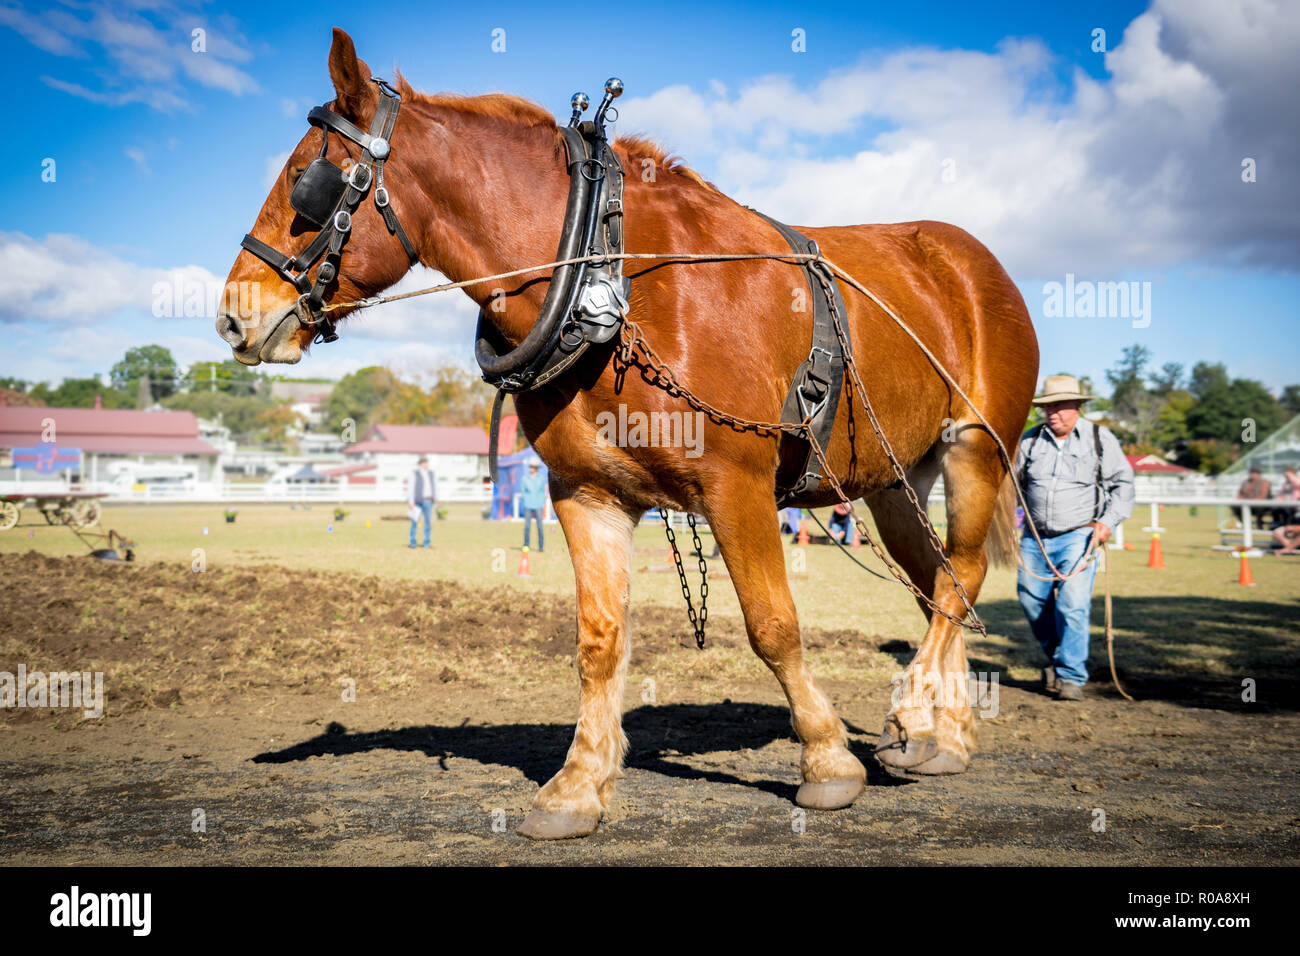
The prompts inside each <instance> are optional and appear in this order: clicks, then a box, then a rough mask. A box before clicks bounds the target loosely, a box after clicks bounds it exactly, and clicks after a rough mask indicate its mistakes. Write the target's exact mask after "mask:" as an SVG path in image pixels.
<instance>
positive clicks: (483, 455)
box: [331, 422, 515, 501]
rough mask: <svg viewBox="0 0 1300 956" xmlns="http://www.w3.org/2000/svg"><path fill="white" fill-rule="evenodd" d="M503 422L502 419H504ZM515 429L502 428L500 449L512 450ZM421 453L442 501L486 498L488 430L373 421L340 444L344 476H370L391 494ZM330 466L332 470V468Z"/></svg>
mask: <svg viewBox="0 0 1300 956" xmlns="http://www.w3.org/2000/svg"><path fill="white" fill-rule="evenodd" d="M503 425H504V422H503ZM514 444H515V430H514V428H509V429H507V428H505V427H503V428H502V429H501V440H500V444H499V448H500V450H501V453H502V454H509V453H510V452H512V451H514ZM421 455H427V456H428V458H429V468H430V470H432V471H433V473H434V475H435V476H436V477H437V479H438V497H439V499H440V500H443V501H488V500H490V499H491V497H492V487H491V483H490V481H489V479H488V435H487V432H486V431H484V430H483V429H482V428H475V427H473V426H457V425H376V426H374V427H373V428H371V429H370V432H369V433H368V434H367V435H366V437H365V438H364V439H362V440H361V441H359V442H357V443H356V444H353V445H349V446H348V447H347V448H345V449H343V456H344V458H345V459H346V460H347V463H348V465H349V466H358V465H360V466H362V467H360V468H357V467H349V468H347V470H346V471H347V477H348V480H349V481H356V482H363V481H368V480H373V481H374V483H375V484H376V485H378V486H379V488H380V489H383V490H384V491H388V492H391V493H392V495H393V497H394V498H398V497H405V495H406V491H407V483H408V481H409V480H410V477H411V472H413V471H414V470H415V464H416V462H417V461H418V460H419V458H420V456H421ZM331 471H334V469H331Z"/></svg>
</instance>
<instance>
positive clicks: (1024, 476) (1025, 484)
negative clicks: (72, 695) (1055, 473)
mask: <svg viewBox="0 0 1300 956" xmlns="http://www.w3.org/2000/svg"><path fill="white" fill-rule="evenodd" d="M1046 427H1047V425H1046V423H1044V424H1042V425H1039V426H1038V427H1037V428H1035V429H1034V437H1033V438H1031V439H1029V446H1028V447H1027V448H1026V449H1025V461H1024V463H1023V464H1022V465H1021V466H1020V489H1021V490H1022V491H1028V489H1029V459H1030V456H1032V455H1033V453H1034V446H1035V445H1037V444H1038V439H1040V438H1042V437H1043V429H1044V428H1046Z"/></svg>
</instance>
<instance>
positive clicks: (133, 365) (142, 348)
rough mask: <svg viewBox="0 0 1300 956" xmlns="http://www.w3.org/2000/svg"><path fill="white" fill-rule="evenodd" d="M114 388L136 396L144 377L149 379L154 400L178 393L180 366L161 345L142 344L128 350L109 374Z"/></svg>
mask: <svg viewBox="0 0 1300 956" xmlns="http://www.w3.org/2000/svg"><path fill="white" fill-rule="evenodd" d="M108 374H109V378H110V379H111V380H112V382H113V387H114V388H116V389H118V390H119V391H121V392H125V393H126V394H129V395H134V394H135V393H136V390H137V388H138V387H139V381H140V379H141V378H142V377H143V376H146V375H147V376H149V391H150V395H151V397H152V398H153V400H154V401H160V400H161V399H164V398H166V397H167V396H168V395H172V394H175V392H176V390H177V382H178V380H179V379H180V367H179V366H177V364H176V360H175V359H174V358H172V353H171V351H170V350H169V349H167V348H165V347H164V346H161V345H139V346H136V347H135V348H133V349H127V350H126V354H125V355H123V356H122V361H120V362H118V363H117V364H116V365H114V366H113V368H112V369H111V370H110V371H109V373H108Z"/></svg>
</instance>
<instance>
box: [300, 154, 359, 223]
mask: <svg viewBox="0 0 1300 956" xmlns="http://www.w3.org/2000/svg"><path fill="white" fill-rule="evenodd" d="M347 188H348V183H347V180H346V179H345V178H344V176H343V170H341V169H339V168H338V167H337V166H335V165H334V164H333V163H331V162H330V161H329V160H328V159H325V158H324V157H323V156H318V157H317V158H316V159H313V160H312V161H311V162H310V163H309V164H308V165H307V168H306V169H305V170H303V173H302V176H300V177H299V179H298V181H297V182H296V183H294V186H293V192H291V193H290V194H289V205H290V206H292V207H293V210H294V212H296V213H298V215H300V216H302V217H303V218H304V219H306V220H307V221H308V222H310V223H311V224H312V225H313V226H315V227H316V228H318V229H323V228H324V227H325V224H326V223H327V222H329V221H330V217H331V216H332V215H334V210H335V209H336V208H337V207H338V204H339V200H340V199H342V198H343V194H344V193H345V192H346V191H347Z"/></svg>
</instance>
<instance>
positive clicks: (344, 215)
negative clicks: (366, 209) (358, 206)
mask: <svg viewBox="0 0 1300 956" xmlns="http://www.w3.org/2000/svg"><path fill="white" fill-rule="evenodd" d="M334 228H335V229H337V230H338V231H339V232H342V233H348V232H351V231H352V213H350V212H348V211H347V210H346V209H340V210H339V211H338V212H336V213H335V214H334Z"/></svg>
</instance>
